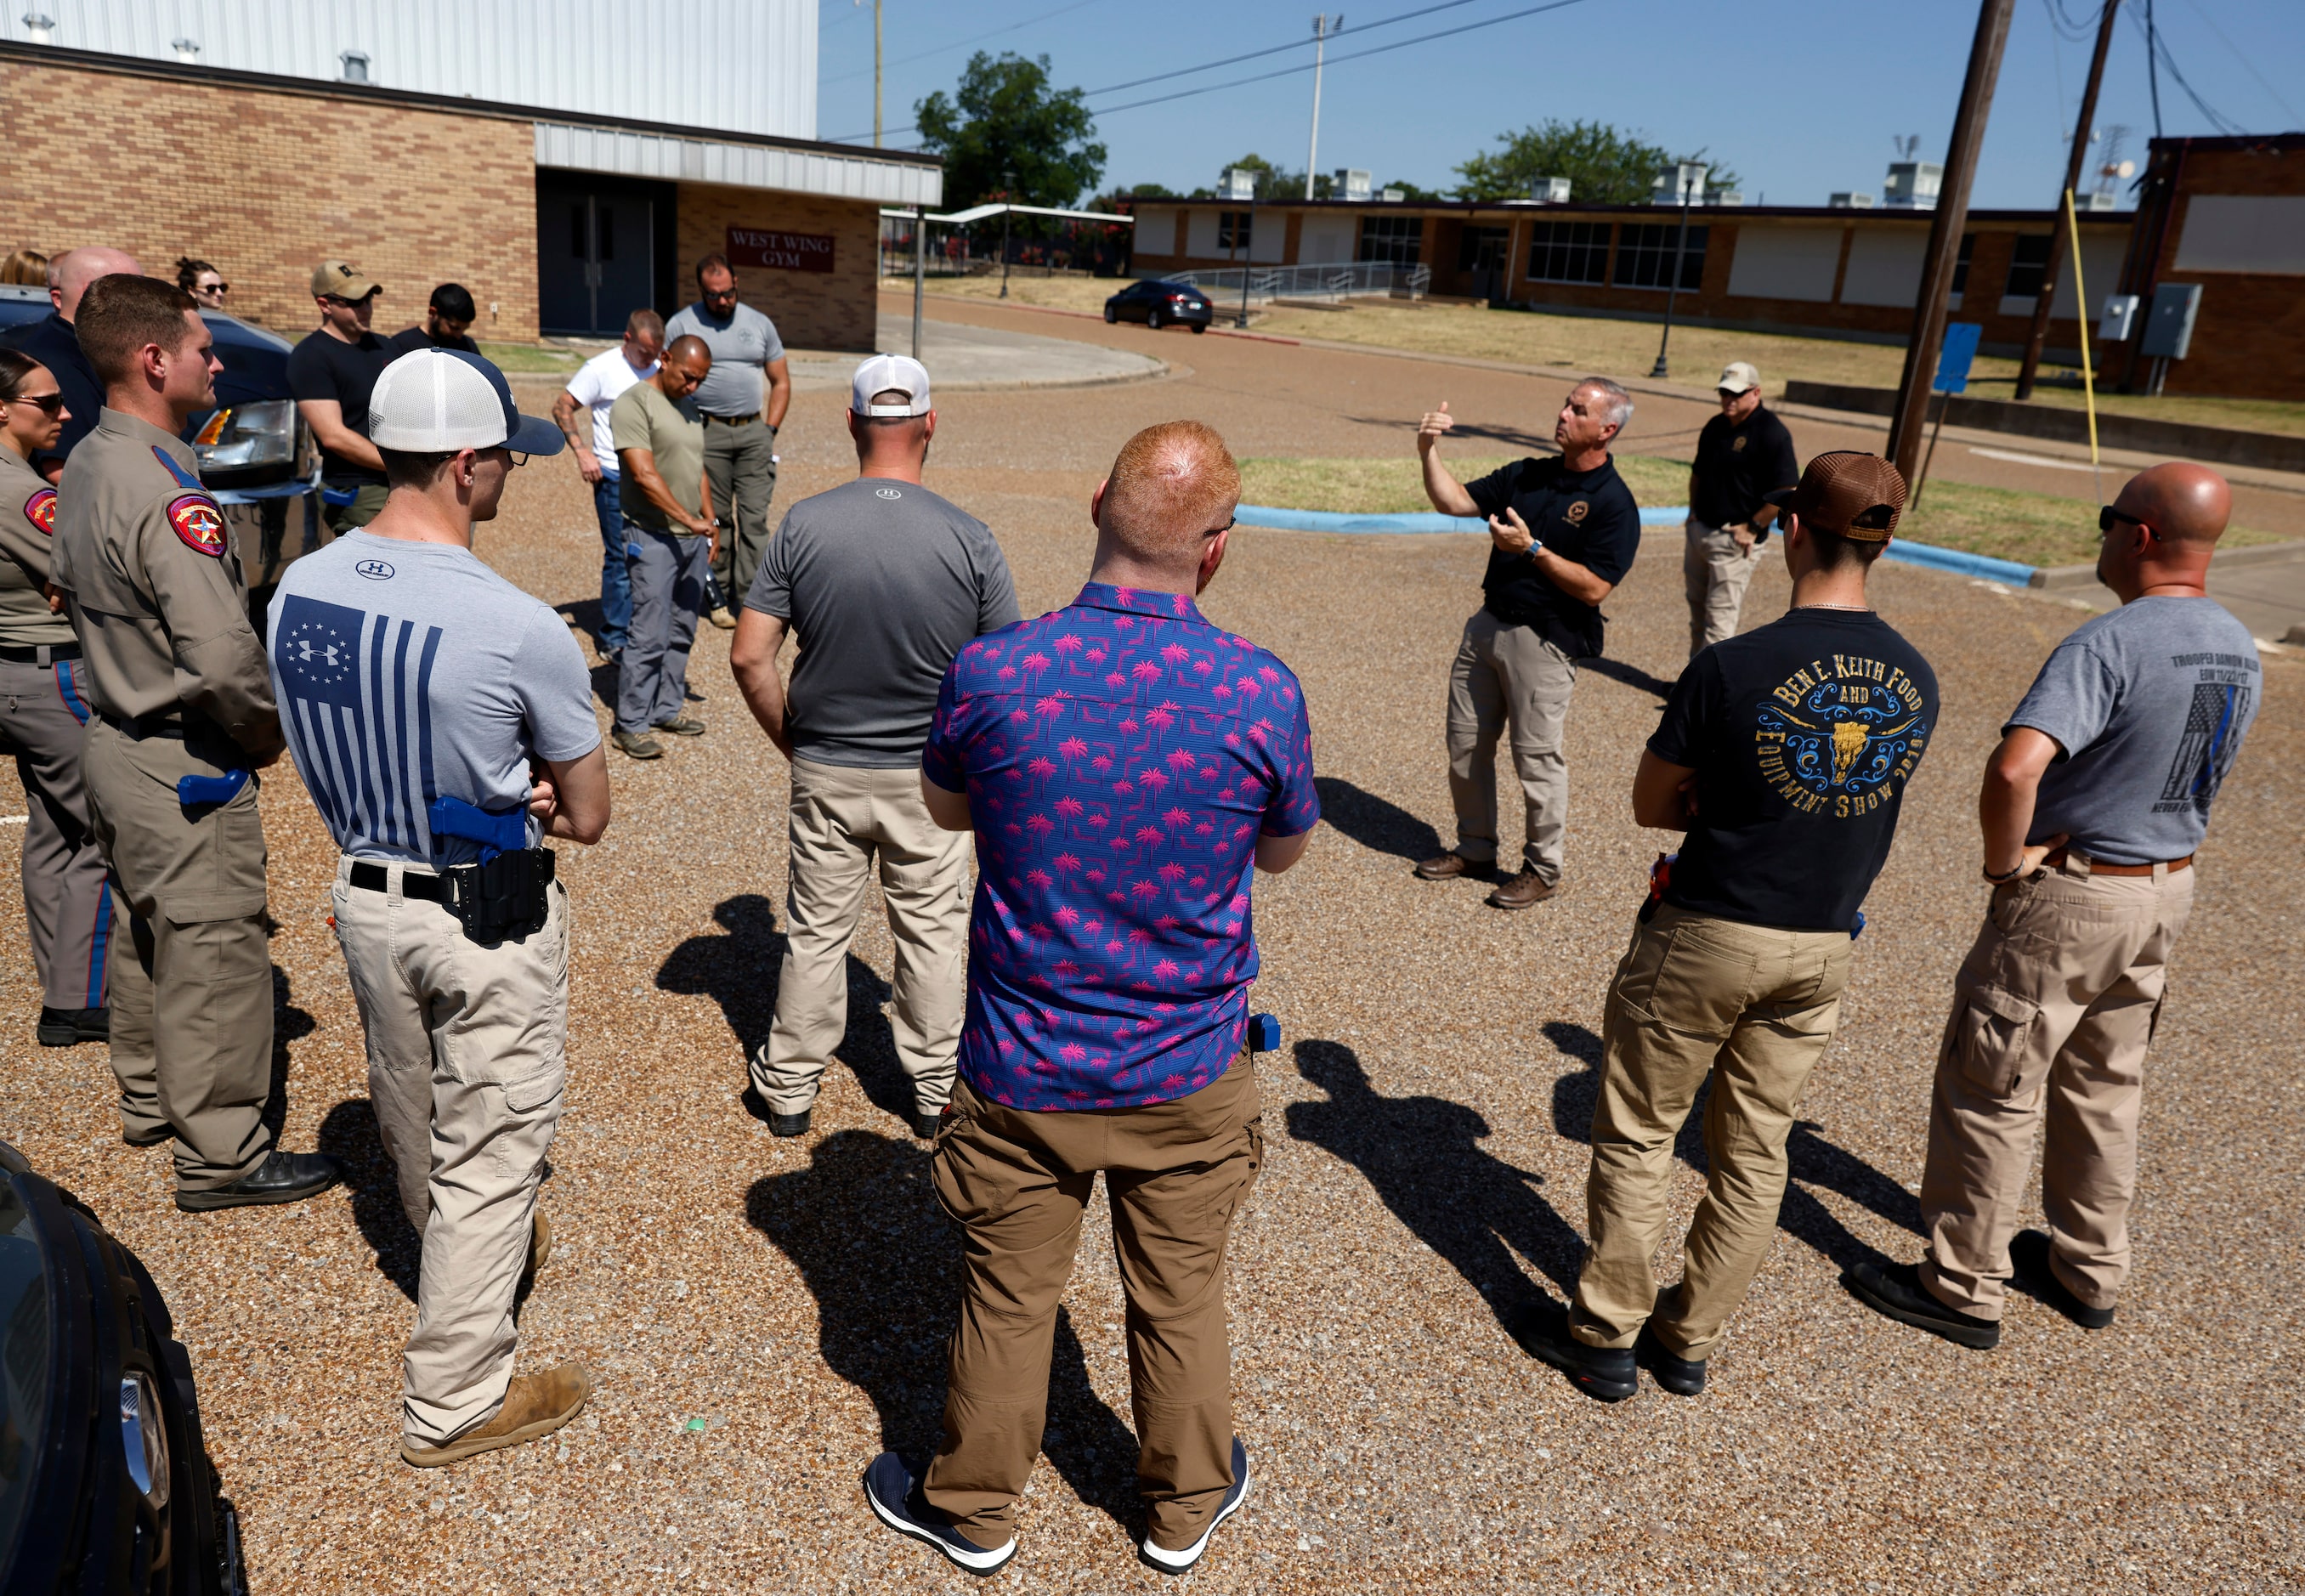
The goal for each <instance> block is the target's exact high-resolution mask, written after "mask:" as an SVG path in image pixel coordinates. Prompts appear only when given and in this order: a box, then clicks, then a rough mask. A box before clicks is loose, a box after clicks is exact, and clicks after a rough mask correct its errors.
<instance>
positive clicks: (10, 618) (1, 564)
mask: <svg viewBox="0 0 2305 1596" xmlns="http://www.w3.org/2000/svg"><path fill="white" fill-rule="evenodd" d="M55 527H56V490H55V488H51V487H49V486H48V484H47V479H46V478H44V477H42V476H41V475H40V474H39V473H38V472H37V471H34V470H33V469H32V468H31V467H30V466H29V465H27V464H25V463H24V460H23V457H22V456H21V455H20V454H17V453H16V451H15V450H13V449H12V448H9V447H7V446H5V445H0V643H11V644H13V645H15V646H16V647H18V648H22V647H24V646H25V645H27V644H38V643H68V642H70V641H72V623H71V622H70V621H67V620H66V619H64V616H62V615H51V614H49V613H48V596H47V590H46V589H45V587H44V585H43V584H45V583H46V582H47V580H48V540H49V538H50V536H51V535H52V534H53V533H54V532H55Z"/></svg>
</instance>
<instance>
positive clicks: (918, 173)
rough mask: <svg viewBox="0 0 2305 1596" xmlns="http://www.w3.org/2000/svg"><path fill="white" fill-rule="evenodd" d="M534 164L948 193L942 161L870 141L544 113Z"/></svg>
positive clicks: (883, 194)
mask: <svg viewBox="0 0 2305 1596" xmlns="http://www.w3.org/2000/svg"><path fill="white" fill-rule="evenodd" d="M536 164H537V165H538V166H557V167H559V168H561V169H563V170H566V171H573V172H608V173H613V174H616V175H617V176H619V177H653V178H658V179H660V180H664V181H668V182H686V183H726V184H727V185H728V186H730V187H732V188H740V189H780V190H783V191H786V192H787V193H794V194H821V195H823V196H824V197H825V198H827V199H833V200H879V201H880V203H882V204H883V205H886V204H888V203H889V202H891V201H894V202H896V203H897V204H901V205H934V204H936V203H937V202H938V201H939V200H942V199H943V198H944V169H943V168H942V167H940V166H924V165H922V164H921V163H919V162H918V161H893V160H884V159H880V158H876V152H875V151H872V150H870V149H855V152H854V153H853V154H852V153H850V151H849V149H846V148H843V147H838V146H830V147H828V146H823V145H817V146H809V147H795V146H794V145H791V144H789V143H786V144H778V143H769V142H765V141H764V142H761V143H748V142H743V141H740V140H735V139H728V140H719V139H707V138H697V137H693V136H690V135H685V134H683V133H676V132H661V133H659V132H646V131H643V130H641V129H637V128H633V127H595V126H585V125H583V124H582V123H560V122H541V121H540V122H539V123H536ZM906 214H910V213H909V212H908V213H906Z"/></svg>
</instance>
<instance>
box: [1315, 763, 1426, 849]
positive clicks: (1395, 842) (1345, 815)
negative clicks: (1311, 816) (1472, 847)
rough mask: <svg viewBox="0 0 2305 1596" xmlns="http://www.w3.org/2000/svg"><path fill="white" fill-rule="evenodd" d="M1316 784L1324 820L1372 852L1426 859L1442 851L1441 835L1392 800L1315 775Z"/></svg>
mask: <svg viewBox="0 0 2305 1596" xmlns="http://www.w3.org/2000/svg"><path fill="white" fill-rule="evenodd" d="M1313 785H1314V786H1315V787H1316V788H1318V789H1319V790H1320V794H1321V818H1322V819H1323V820H1326V821H1327V822H1328V823H1329V824H1330V825H1331V826H1333V827H1335V828H1337V829H1338V830H1339V831H1341V832H1343V833H1344V834H1345V835H1346V836H1349V837H1351V838H1352V839H1353V840H1354V841H1355V842H1357V843H1358V844H1360V845H1361V846H1362V847H1364V848H1366V849H1368V850H1369V851H1371V852H1372V853H1391V854H1392V855H1394V856H1395V857H1397V858H1400V859H1408V860H1423V859H1430V858H1432V857H1433V855H1434V854H1435V853H1439V852H1441V834H1440V833H1439V832H1437V831H1435V830H1433V828H1432V827H1430V826H1428V825H1426V824H1425V822H1424V821H1423V820H1420V819H1417V818H1416V816H1415V815H1413V814H1411V813H1409V812H1408V811H1407V810H1405V809H1403V808H1401V807H1400V805H1399V804H1397V803H1394V802H1391V800H1390V799H1385V798H1380V797H1378V796H1377V795H1376V794H1374V793H1371V792H1366V791H1365V790H1363V789H1362V788H1360V787H1357V786H1355V785H1353V784H1352V783H1350V782H1348V781H1340V780H1339V779H1338V778H1337V777H1333V776H1316V777H1314V778H1313Z"/></svg>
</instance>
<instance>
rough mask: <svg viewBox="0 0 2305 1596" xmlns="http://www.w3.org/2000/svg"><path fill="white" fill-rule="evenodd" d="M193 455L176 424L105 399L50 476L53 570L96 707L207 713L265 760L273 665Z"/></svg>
mask: <svg viewBox="0 0 2305 1596" xmlns="http://www.w3.org/2000/svg"><path fill="white" fill-rule="evenodd" d="M194 465H195V460H194V456H193V454H192V451H191V448H190V447H189V446H186V445H185V444H184V443H183V440H182V439H180V438H178V437H176V436H175V435H174V433H169V432H163V431H161V430H160V429H158V428H157V427H155V426H153V425H152V424H151V423H150V422H149V421H142V420H138V419H137V418H135V417H134V416H130V415H123V414H122V413H121V412H118V411H116V410H113V409H111V408H109V407H106V410H105V412H104V413H103V416H102V417H101V419H100V420H98V423H97V427H96V430H95V431H93V432H91V433H89V435H88V436H87V437H84V438H82V439H81V442H80V446H79V447H77V448H75V449H74V450H73V451H72V457H71V458H70V459H69V460H67V461H66V462H65V463H64V480H62V481H61V482H59V483H58V484H57V497H56V505H57V511H58V514H57V516H56V535H55V554H54V563H53V565H52V568H51V578H50V579H51V580H52V581H54V582H55V584H56V585H57V586H58V587H60V588H62V589H64V590H65V592H66V593H67V594H69V595H70V600H71V601H70V604H69V606H68V608H69V610H70V613H71V615H72V630H73V631H74V632H77V633H79V636H80V641H81V649H83V650H84V651H85V654H86V658H87V666H88V677H89V696H90V697H91V698H92V699H94V700H95V702H96V707H97V709H98V712H100V713H102V714H104V715H106V716H109V717H113V718H115V719H130V718H133V717H138V716H145V715H168V714H174V713H175V712H177V711H179V710H184V711H190V712H192V713H195V714H199V715H203V716H206V717H208V719H209V720H211V721H213V722H215V723H216V724H217V726H221V727H222V728H223V729H224V730H225V732H226V733H228V734H230V735H231V737H232V738H233V740H234V742H236V743H239V744H240V746H241V747H242V748H244V749H246V750H247V751H249V753H251V755H253V756H254V757H256V758H258V759H259V760H261V759H268V758H270V757H271V756H272V755H274V754H276V753H278V752H279V751H280V748H281V736H280V717H279V713H278V711H277V710H276V709H275V707H274V705H273V700H272V679H271V675H270V673H269V672H268V671H267V670H266V668H265V664H264V649H263V645H261V644H260V643H259V642H258V641H256V632H255V630H254V629H253V628H252V627H251V626H250V625H249V624H248V592H247V590H246V589H245V588H243V587H242V585H241V575H240V565H239V563H238V562H237V561H235V560H234V559H232V558H231V557H230V553H231V547H230V546H231V539H230V538H229V537H228V536H227V534H226V531H225V519H224V512H223V511H222V510H221V509H220V508H218V507H217V502H216V501H215V500H214V499H212V498H210V497H208V491H207V490H206V489H205V488H201V487H200V478H199V476H198V474H197V473H196V472H195V471H194Z"/></svg>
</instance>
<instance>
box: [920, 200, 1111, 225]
mask: <svg viewBox="0 0 2305 1596" xmlns="http://www.w3.org/2000/svg"><path fill="white" fill-rule="evenodd" d="M1003 211H1006V212H1008V214H1009V215H1010V216H1070V217H1072V218H1073V219H1074V220H1076V221H1081V222H1118V224H1120V225H1122V226H1124V227H1134V226H1135V225H1136V218H1135V216H1121V215H1119V214H1118V213H1117V212H1114V211H1109V210H1056V209H1052V208H1050V207H1048V206H1045V205H972V206H970V207H969V208H967V209H966V210H956V211H954V212H952V213H951V214H950V215H949V216H939V215H937V214H936V213H935V212H933V211H929V212H925V213H923V216H922V218H921V219H922V220H923V221H928V222H949V223H953V224H956V225H957V224H959V223H963V222H981V221H982V220H983V219H984V218H985V217H987V216H999V215H1000V214H1001V213H1002V212H1003ZM880 214H881V215H882V216H894V217H896V218H897V219H898V220H900V221H906V222H909V221H911V220H912V219H913V212H912V211H911V210H910V209H893V208H889V207H888V206H882V207H881V208H880Z"/></svg>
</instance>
